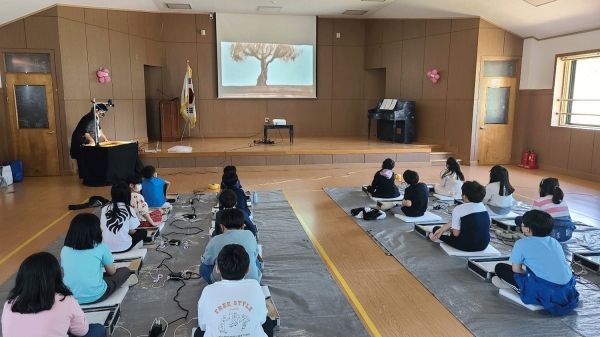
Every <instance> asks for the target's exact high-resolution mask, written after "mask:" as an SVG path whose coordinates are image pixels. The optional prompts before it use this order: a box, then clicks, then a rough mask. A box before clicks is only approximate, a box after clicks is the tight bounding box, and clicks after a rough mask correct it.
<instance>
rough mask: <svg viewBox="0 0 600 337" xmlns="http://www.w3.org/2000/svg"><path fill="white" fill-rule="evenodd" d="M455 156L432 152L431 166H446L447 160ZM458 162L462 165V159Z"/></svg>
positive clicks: (450, 153) (444, 152)
mask: <svg viewBox="0 0 600 337" xmlns="http://www.w3.org/2000/svg"><path fill="white" fill-rule="evenodd" d="M453 156H454V153H452V152H448V151H437V152H431V154H430V160H429V161H430V162H431V166H445V165H446V160H447V159H448V158H450V157H453ZM456 161H458V163H459V164H462V160H461V159H457V160H456Z"/></svg>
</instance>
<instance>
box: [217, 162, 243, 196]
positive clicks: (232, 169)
mask: <svg viewBox="0 0 600 337" xmlns="http://www.w3.org/2000/svg"><path fill="white" fill-rule="evenodd" d="M227 172H233V173H235V174H237V168H236V167H235V166H233V165H227V166H225V167H223V174H225V173H227ZM226 188H227V187H226V186H225V183H224V182H223V181H222V180H221V190H224V189H226ZM235 188H242V183H240V181H239V180H238V181H237V184H235Z"/></svg>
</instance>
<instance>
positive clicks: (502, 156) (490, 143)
mask: <svg viewBox="0 0 600 337" xmlns="http://www.w3.org/2000/svg"><path fill="white" fill-rule="evenodd" d="M516 91H517V78H515V77H483V79H482V80H481V96H480V97H481V104H480V106H479V125H478V127H479V129H478V130H477V131H478V137H477V139H478V142H477V144H478V150H477V162H478V164H479V165H501V164H503V165H505V164H510V155H511V150H512V134H513V123H514V115H515V99H516V93H517V92H516Z"/></svg>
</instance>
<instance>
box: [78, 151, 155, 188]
mask: <svg viewBox="0 0 600 337" xmlns="http://www.w3.org/2000/svg"><path fill="white" fill-rule="evenodd" d="M81 164H83V168H81V167H80V169H83V184H84V185H86V186H109V185H114V184H115V183H117V182H120V181H125V178H127V176H129V175H130V174H133V173H136V172H140V171H141V169H142V168H143V165H142V162H141V161H140V158H139V157H138V144H137V143H129V144H122V145H115V146H109V147H101V146H84V147H82V149H81Z"/></svg>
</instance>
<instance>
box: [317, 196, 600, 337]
mask: <svg viewBox="0 0 600 337" xmlns="http://www.w3.org/2000/svg"><path fill="white" fill-rule="evenodd" d="M324 190H325V192H326V193H327V194H328V195H329V196H330V197H331V198H332V199H333V200H334V201H335V202H336V203H337V204H338V205H339V206H340V208H342V209H343V210H344V211H345V212H346V213H347V214H350V210H351V209H353V208H359V207H365V206H374V205H375V203H374V202H373V201H372V200H371V199H369V198H368V197H367V196H366V195H365V194H364V193H363V192H362V191H361V189H360V187H347V188H325V189H324ZM438 214H440V215H443V214H441V213H438ZM349 216H350V215H349ZM443 217H445V218H446V219H448V216H447V215H446V216H443ZM352 219H354V221H355V222H356V223H357V224H358V225H359V226H360V227H361V228H363V229H364V230H365V231H366V232H368V233H369V234H370V235H371V236H372V237H374V238H375V239H376V240H377V241H378V242H379V243H380V245H382V246H383V247H384V248H385V249H386V250H388V251H389V252H390V253H391V254H392V255H393V256H394V257H395V258H396V259H397V260H398V261H399V262H400V263H401V264H402V265H403V266H404V267H405V268H406V269H407V270H408V271H410V272H411V273H412V274H413V275H414V276H415V277H416V278H417V279H418V280H419V281H420V282H421V283H422V284H423V285H424V286H425V287H426V288H427V289H428V290H429V291H430V292H431V293H432V294H433V295H434V296H435V297H436V298H437V299H438V300H439V301H440V302H441V303H442V304H443V305H444V306H445V307H446V308H448V310H450V312H452V314H453V315H454V316H456V318H457V319H458V320H460V321H461V322H462V323H463V324H464V325H465V326H466V327H467V328H468V329H469V330H470V331H471V332H473V333H474V334H475V335H477V336H511V335H522V336H540V337H541V336H598V335H600V327H598V325H597V324H596V322H597V321H598V316H599V315H600V305H598V303H599V301H600V292H599V291H598V290H600V289H599V288H598V287H597V286H596V285H595V284H588V285H582V284H581V283H579V284H578V286H577V289H578V291H579V292H580V294H581V297H580V302H581V305H580V306H579V308H577V309H576V310H575V311H574V312H572V313H571V314H569V315H567V316H564V317H555V316H552V315H550V314H549V313H547V312H546V311H544V310H542V311H529V310H527V309H525V308H523V307H521V306H519V305H516V304H514V303H512V302H510V301H508V300H506V299H504V298H503V297H500V296H499V295H498V289H497V288H496V287H494V286H493V285H492V284H491V283H485V282H483V280H482V279H480V278H478V277H477V276H475V274H473V273H471V272H470V271H468V270H467V269H466V259H464V258H458V257H452V256H448V255H446V254H445V253H444V252H443V251H442V249H441V248H440V247H439V246H438V245H437V244H435V243H433V242H430V241H427V240H425V239H423V238H422V237H420V236H418V235H417V234H415V233H414V231H413V227H414V225H412V224H407V223H405V222H402V221H400V220H398V219H396V218H394V217H393V216H391V215H390V214H389V212H388V217H387V218H386V219H384V220H376V221H365V220H362V219H357V218H354V217H352ZM598 232H599V230H598V229H591V228H586V229H584V230H583V231H581V232H579V231H578V232H576V234H575V235H574V236H576V237H578V238H580V237H581V236H582V235H583V234H586V235H587V237H591V236H592V233H595V234H597V233H598ZM492 244H493V245H494V247H496V248H497V249H498V250H500V251H501V252H502V253H503V254H507V255H508V254H510V249H511V247H510V246H508V245H504V244H501V243H499V242H497V241H494V242H493V243H492ZM570 248H572V247H570ZM579 248H582V247H579ZM582 249H585V248H582ZM589 281H592V282H595V283H598V277H597V276H596V275H587V276H586V279H584V280H583V282H589Z"/></svg>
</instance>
